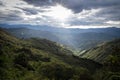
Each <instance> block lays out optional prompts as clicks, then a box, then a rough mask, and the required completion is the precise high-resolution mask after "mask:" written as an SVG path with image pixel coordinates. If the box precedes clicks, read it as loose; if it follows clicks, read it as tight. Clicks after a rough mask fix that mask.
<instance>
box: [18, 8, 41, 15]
mask: <svg viewBox="0 0 120 80" xmlns="http://www.w3.org/2000/svg"><path fill="white" fill-rule="evenodd" d="M16 8H18V9H21V10H23V11H24V12H25V13H26V14H27V15H36V14H38V12H39V10H36V9H33V8H19V7H16Z"/></svg>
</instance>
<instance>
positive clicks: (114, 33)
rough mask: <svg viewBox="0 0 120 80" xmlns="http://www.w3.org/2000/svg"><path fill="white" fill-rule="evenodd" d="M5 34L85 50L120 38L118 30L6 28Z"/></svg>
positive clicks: (38, 27) (42, 27) (119, 30)
mask: <svg viewBox="0 0 120 80" xmlns="http://www.w3.org/2000/svg"><path fill="white" fill-rule="evenodd" d="M6 31H7V32H9V33H11V34H12V35H14V36H16V37H18V38H25V39H26V38H32V37H34V38H45V39H48V40H51V41H55V42H58V43H60V44H63V45H64V46H67V47H70V48H73V49H77V50H86V49H90V48H92V47H95V46H96V45H98V44H101V43H103V42H107V41H110V40H114V39H117V38H120V35H119V34H120V29H119V28H114V27H113V28H96V29H66V28H55V27H49V26H33V27H32V26H28V25H27V26H26V27H25V26H22V27H18V28H10V27H9V28H7V29H6Z"/></svg>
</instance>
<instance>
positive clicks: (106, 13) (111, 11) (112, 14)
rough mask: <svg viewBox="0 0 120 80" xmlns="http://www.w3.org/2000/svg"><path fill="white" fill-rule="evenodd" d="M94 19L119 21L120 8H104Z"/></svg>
mask: <svg viewBox="0 0 120 80" xmlns="http://www.w3.org/2000/svg"><path fill="white" fill-rule="evenodd" d="M96 17H105V18H106V19H107V20H113V21H119V20H120V6H111V7H106V8H105V9H103V10H102V11H100V12H99V13H98V14H96Z"/></svg>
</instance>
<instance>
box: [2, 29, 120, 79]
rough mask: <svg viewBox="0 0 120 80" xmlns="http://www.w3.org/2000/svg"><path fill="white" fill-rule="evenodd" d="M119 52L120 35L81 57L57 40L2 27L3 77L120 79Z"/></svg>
mask: <svg viewBox="0 0 120 80" xmlns="http://www.w3.org/2000/svg"><path fill="white" fill-rule="evenodd" d="M88 53H89V54H88ZM119 53H120V39H117V40H114V41H110V42H104V43H102V44H100V45H98V46H97V47H95V48H92V49H89V50H86V51H84V52H83V54H81V56H80V57H78V56H75V55H73V52H72V51H70V50H68V49H66V48H65V47H64V46H63V45H60V44H58V43H56V42H52V41H49V40H47V39H41V38H27V39H18V38H16V37H14V36H12V35H11V34H10V33H8V32H6V31H4V30H3V29H0V80H120V54H119ZM88 55H89V56H88ZM81 57H82V58H81Z"/></svg>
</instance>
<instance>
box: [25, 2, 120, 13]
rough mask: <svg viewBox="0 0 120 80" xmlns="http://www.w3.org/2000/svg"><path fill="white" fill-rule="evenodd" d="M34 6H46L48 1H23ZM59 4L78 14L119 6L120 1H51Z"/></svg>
mask: <svg viewBox="0 0 120 80" xmlns="http://www.w3.org/2000/svg"><path fill="white" fill-rule="evenodd" d="M24 1H26V2H28V3H29V4H33V5H35V6H48V5H50V2H49V0H24ZM55 3H60V4H62V5H63V6H65V7H67V8H70V9H72V10H73V11H74V12H80V11H82V10H83V9H91V8H102V7H103V8H104V7H109V6H116V5H119V6H120V0H52V4H55Z"/></svg>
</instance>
